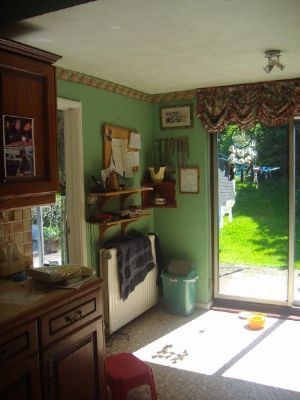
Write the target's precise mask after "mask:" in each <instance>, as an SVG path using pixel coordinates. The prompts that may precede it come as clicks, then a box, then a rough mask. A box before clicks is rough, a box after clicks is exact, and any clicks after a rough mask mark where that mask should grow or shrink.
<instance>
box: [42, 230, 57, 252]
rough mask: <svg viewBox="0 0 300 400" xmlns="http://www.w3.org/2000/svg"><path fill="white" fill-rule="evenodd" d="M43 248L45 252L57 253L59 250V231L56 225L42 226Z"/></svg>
mask: <svg viewBox="0 0 300 400" xmlns="http://www.w3.org/2000/svg"><path fill="white" fill-rule="evenodd" d="M43 236H44V250H45V253H46V254H51V253H57V252H58V250H59V239H60V232H59V229H58V227H57V226H44V227H43Z"/></svg>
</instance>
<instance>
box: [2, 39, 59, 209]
mask: <svg viewBox="0 0 300 400" xmlns="http://www.w3.org/2000/svg"><path fill="white" fill-rule="evenodd" d="M11 43H12V44H11ZM8 44H10V46H8ZM22 53H23V54H22ZM48 55H49V53H46V52H43V51H36V50H35V49H33V48H30V47H28V46H25V45H21V44H18V43H15V42H11V41H8V40H6V39H1V38H0V117H1V121H0V122H1V123H0V189H1V191H0V192H1V194H0V209H3V208H13V207H20V206H21V207H25V206H28V205H35V204H42V203H44V202H46V201H49V199H50V197H49V195H51V200H52V201H54V198H55V196H54V194H55V192H56V191H57V190H58V174H57V149H56V143H57V139H56V79H55V68H54V67H53V66H52V65H51V63H53V62H54V61H56V60H57V59H58V58H59V56H56V55H52V57H50V56H48ZM43 56H44V58H43ZM50 60H51V61H50ZM3 115H10V116H16V117H22V118H32V119H33V139H34V141H33V151H34V166H35V172H34V175H33V176H26V177H24V176H22V177H17V176H9V175H10V174H7V173H5V165H6V164H5V163H6V157H7V155H6V154H9V151H8V150H7V147H6V148H5V147H4V145H5V144H6V143H5V142H4V135H3V123H2V120H3ZM20 148H21V146H20ZM16 157H17V156H16ZM16 162H17V163H18V162H19V161H18V158H17V159H16ZM11 175H13V174H11ZM38 197H39V198H38ZM20 198H21V199H22V200H21V201H20V200H19V199H20Z"/></svg>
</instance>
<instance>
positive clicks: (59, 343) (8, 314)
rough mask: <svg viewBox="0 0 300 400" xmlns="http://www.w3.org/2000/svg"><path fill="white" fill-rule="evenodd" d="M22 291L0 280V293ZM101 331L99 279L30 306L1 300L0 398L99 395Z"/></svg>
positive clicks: (55, 399) (81, 399)
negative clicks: (6, 302) (0, 282)
mask: <svg viewBox="0 0 300 400" xmlns="http://www.w3.org/2000/svg"><path fill="white" fill-rule="evenodd" d="M24 290H28V289H25V288H24V287H23V288H21V287H20V285H19V284H16V283H14V282H4V283H2V285H1V290H0V294H1V293H4V292H6V293H7V294H8V293H9V292H11V291H17V292H19V293H20V295H22V291H23V293H24ZM30 295H31V294H30ZM103 332H104V323H103V304H102V280H100V279H94V280H92V281H90V282H89V283H86V284H85V285H84V286H83V287H81V288H80V289H66V290H63V289H60V290H50V291H48V292H47V294H46V295H45V296H43V297H42V299H41V300H39V301H37V302H35V303H33V304H32V305H27V306H21V305H20V306H16V305H13V304H4V303H0V399H6V400H25V399H26V400H41V399H43V400H60V399H64V400H74V399H76V400H87V399H91V400H92V399H93V400H96V399H97V400H104V399H105V388H106V385H105V372H104V358H105V348H104V333H103Z"/></svg>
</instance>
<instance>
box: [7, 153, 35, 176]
mask: <svg viewBox="0 0 300 400" xmlns="http://www.w3.org/2000/svg"><path fill="white" fill-rule="evenodd" d="M4 169H5V177H7V178H22V177H24V178H25V177H32V176H34V175H35V164H34V149H33V147H9V146H7V147H4Z"/></svg>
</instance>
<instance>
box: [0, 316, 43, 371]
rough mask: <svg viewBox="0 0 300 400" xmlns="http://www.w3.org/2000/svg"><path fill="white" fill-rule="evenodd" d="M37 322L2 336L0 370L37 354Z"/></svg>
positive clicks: (0, 339) (0, 337) (0, 341)
mask: <svg viewBox="0 0 300 400" xmlns="http://www.w3.org/2000/svg"><path fill="white" fill-rule="evenodd" d="M37 350H38V338H37V326H36V321H35V320H34V321H31V322H29V323H27V324H24V325H21V326H19V327H17V328H14V329H12V330H10V331H8V332H6V333H4V334H2V335H1V336H0V370H1V369H4V368H7V367H9V366H10V365H12V364H14V363H16V362H17V361H20V360H22V359H24V358H25V357H28V356H29V355H31V354H33V353H35V352H37Z"/></svg>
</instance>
